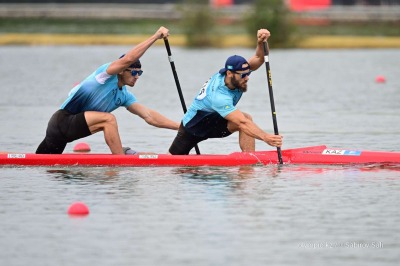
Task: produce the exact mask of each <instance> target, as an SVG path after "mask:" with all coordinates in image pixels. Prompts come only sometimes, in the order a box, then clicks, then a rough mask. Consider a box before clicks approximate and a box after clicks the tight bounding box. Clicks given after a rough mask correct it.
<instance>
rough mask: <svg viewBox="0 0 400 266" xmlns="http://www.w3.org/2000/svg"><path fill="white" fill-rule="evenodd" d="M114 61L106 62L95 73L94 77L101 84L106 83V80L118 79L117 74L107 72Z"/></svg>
mask: <svg viewBox="0 0 400 266" xmlns="http://www.w3.org/2000/svg"><path fill="white" fill-rule="evenodd" d="M111 63H112V62H109V63H106V64H104V65H102V66H100V67H99V68H98V69H97V70H96V71H95V72H94V73H93V74H94V75H93V76H94V78H95V79H96V80H97V82H98V83H100V84H105V83H106V82H112V81H113V80H116V77H117V75H110V74H108V73H107V68H108V66H109V65H110V64H111Z"/></svg>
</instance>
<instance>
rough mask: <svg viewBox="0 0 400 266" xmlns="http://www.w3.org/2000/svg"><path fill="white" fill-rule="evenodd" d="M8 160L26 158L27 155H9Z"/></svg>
mask: <svg viewBox="0 0 400 266" xmlns="http://www.w3.org/2000/svg"><path fill="white" fill-rule="evenodd" d="M7 158H14V159H15V158H25V154H8V155H7Z"/></svg>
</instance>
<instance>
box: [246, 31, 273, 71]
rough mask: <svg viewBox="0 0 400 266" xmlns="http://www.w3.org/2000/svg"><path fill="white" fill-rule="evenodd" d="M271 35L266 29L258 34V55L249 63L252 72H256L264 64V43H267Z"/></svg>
mask: <svg viewBox="0 0 400 266" xmlns="http://www.w3.org/2000/svg"><path fill="white" fill-rule="evenodd" d="M270 35H271V34H270V33H269V31H268V30H266V29H261V30H259V31H258V32H257V48H256V54H255V55H254V56H253V57H252V58H250V59H249V60H248V61H247V62H249V64H250V69H251V70H253V71H256V70H257V69H258V68H259V67H260V66H261V65H262V64H263V63H264V41H266V40H267V39H268V38H269V36H270ZM268 50H269V48H268Z"/></svg>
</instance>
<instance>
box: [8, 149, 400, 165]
mask: <svg viewBox="0 0 400 266" xmlns="http://www.w3.org/2000/svg"><path fill="white" fill-rule="evenodd" d="M282 159H283V162H284V164H369V163H375V164H386V163H391V164H393V163H395V164H397V163H400V153H395V152H376V151H359V150H348V149H333V148H327V147H326V146H314V147H306V148H299V149H290V150H282ZM254 164H263V165H269V164H278V157H277V152H276V151H257V152H235V153H232V154H229V155H175V156H169V155H165V154H159V155H129V156H127V155H110V154H60V155H55V154H32V153H26V154H0V165H6V166H13V165H14V166H62V165H64V166H205V165H209V166H235V165H254Z"/></svg>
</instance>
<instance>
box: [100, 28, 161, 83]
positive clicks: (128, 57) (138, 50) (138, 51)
mask: <svg viewBox="0 0 400 266" xmlns="http://www.w3.org/2000/svg"><path fill="white" fill-rule="evenodd" d="M168 36H169V31H168V29H166V28H164V27H161V28H160V29H159V30H158V31H157V32H156V33H155V34H154V35H153V36H151V37H150V38H149V39H147V40H145V41H144V42H141V43H140V44H138V45H136V46H135V47H134V48H132V49H131V50H129V52H127V53H126V54H125V56H124V57H122V58H120V59H118V60H115V61H114V62H112V63H111V64H110V65H109V66H108V68H107V74H109V75H117V74H118V73H120V72H121V71H123V70H124V69H126V68H128V67H129V66H130V65H131V64H133V63H134V62H136V61H137V60H138V59H139V58H140V57H141V56H142V55H143V54H144V53H145V52H146V50H147V49H148V48H149V47H150V46H151V45H152V44H153V43H154V42H155V41H157V39H161V38H162V37H168Z"/></svg>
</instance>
